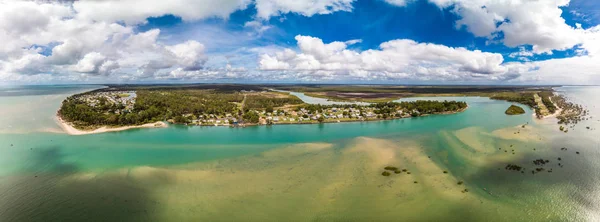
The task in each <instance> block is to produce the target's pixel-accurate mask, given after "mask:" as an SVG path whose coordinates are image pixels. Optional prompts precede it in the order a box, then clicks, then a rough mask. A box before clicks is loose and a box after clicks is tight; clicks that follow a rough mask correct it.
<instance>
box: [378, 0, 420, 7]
mask: <svg viewBox="0 0 600 222" xmlns="http://www.w3.org/2000/svg"><path fill="white" fill-rule="evenodd" d="M413 1H414V0H385V2H387V3H389V4H392V5H395V6H406V5H407V4H408V3H410V2H413Z"/></svg>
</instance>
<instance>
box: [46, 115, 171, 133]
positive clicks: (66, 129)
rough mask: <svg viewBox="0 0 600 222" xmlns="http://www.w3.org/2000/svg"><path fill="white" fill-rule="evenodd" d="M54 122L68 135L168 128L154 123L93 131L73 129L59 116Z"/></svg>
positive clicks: (164, 124)
mask: <svg viewBox="0 0 600 222" xmlns="http://www.w3.org/2000/svg"><path fill="white" fill-rule="evenodd" d="M56 122H57V123H58V125H59V126H60V127H61V128H62V129H63V131H64V132H65V133H67V134H69V135H87V134H96V133H107V132H118V131H124V130H130V129H138V128H165V127H167V126H168V125H167V124H166V123H164V122H160V121H159V122H155V123H148V124H144V125H138V126H123V127H115V128H110V127H106V126H103V127H101V128H98V129H95V130H80V129H77V128H75V127H73V125H71V124H70V123H68V122H66V121H64V120H63V119H61V118H60V117H59V116H56Z"/></svg>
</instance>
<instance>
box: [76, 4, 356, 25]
mask: <svg viewBox="0 0 600 222" xmlns="http://www.w3.org/2000/svg"><path fill="white" fill-rule="evenodd" d="M352 2H354V0H319V1H315V0H177V1H164V0H80V1H75V3H74V4H73V8H74V9H75V10H76V11H77V12H79V13H78V15H77V16H78V17H80V18H83V19H89V20H95V21H105V22H115V21H122V22H125V23H127V24H137V23H144V22H145V21H146V18H148V17H159V16H163V15H167V14H172V15H175V16H179V17H181V18H182V19H183V20H186V21H194V20H200V19H206V18H211V17H220V18H227V17H229V15H230V14H231V13H233V12H235V11H237V10H243V9H246V8H247V7H248V6H249V5H251V4H254V7H255V8H256V10H257V16H258V17H259V18H262V19H269V18H270V17H273V16H278V15H282V14H286V13H297V14H301V15H304V16H312V15H315V14H330V13H333V12H336V11H351V10H352Z"/></svg>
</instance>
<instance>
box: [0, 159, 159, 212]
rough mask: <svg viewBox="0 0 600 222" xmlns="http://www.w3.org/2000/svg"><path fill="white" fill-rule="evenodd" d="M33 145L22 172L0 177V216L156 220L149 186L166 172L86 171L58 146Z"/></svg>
mask: <svg viewBox="0 0 600 222" xmlns="http://www.w3.org/2000/svg"><path fill="white" fill-rule="evenodd" d="M34 151H35V154H33V155H34V156H33V158H31V161H32V162H31V163H29V164H28V166H27V167H26V168H27V169H26V172H22V173H20V174H19V175H12V176H4V177H0V221H19V222H20V221H151V220H156V216H157V215H156V214H157V212H158V211H157V209H158V207H159V205H160V203H159V202H157V201H156V200H154V199H153V198H152V197H151V195H150V190H151V189H152V188H153V186H161V185H164V184H167V183H169V181H170V177H168V175H166V173H162V172H156V173H150V174H149V175H146V176H145V178H150V179H152V182H153V183H150V185H148V184H146V183H144V182H143V181H140V180H136V179H132V178H130V177H129V176H127V175H124V174H117V173H106V174H94V173H90V174H85V173H84V172H81V171H79V169H80V168H79V167H78V166H77V165H76V164H73V163H67V162H66V161H65V160H64V159H65V157H66V156H65V155H63V154H62V152H61V148H60V147H49V148H40V149H39V150H34ZM154 174H161V175H154ZM163 174H165V175H163ZM156 178H159V179H158V180H159V182H158V183H157V182H156V181H157V179H156ZM142 180H143V179H142Z"/></svg>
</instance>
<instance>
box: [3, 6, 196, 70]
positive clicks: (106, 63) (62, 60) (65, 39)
mask: <svg viewBox="0 0 600 222" xmlns="http://www.w3.org/2000/svg"><path fill="white" fill-rule="evenodd" d="M27 15H30V16H29V17H28V16H27ZM159 35H160V30H158V29H152V30H149V31H146V32H140V33H135V31H134V28H133V27H132V26H127V25H124V24H119V23H114V22H105V21H93V20H88V19H84V18H82V16H80V14H79V13H78V12H77V11H75V10H74V8H72V7H71V5H70V4H67V3H46V2H32V1H31V2H30V1H2V2H0V41H2V42H4V43H6V44H0V73H2V75H0V78H2V79H0V80H10V79H19V78H17V77H15V76H18V75H31V76H36V75H37V76H46V75H49V74H50V76H68V75H72V76H77V77H80V78H85V76H82V75H79V74H88V75H111V74H113V73H121V74H123V75H131V78H149V77H152V76H153V75H155V74H157V72H161V71H162V72H169V71H170V70H172V69H179V68H181V69H182V70H186V71H196V70H201V69H202V68H203V66H204V63H205V62H206V60H207V56H206V55H205V54H204V48H205V47H204V45H203V44H201V43H199V42H197V41H185V42H183V43H179V44H172V45H168V44H164V43H161V42H159V41H158V36H159ZM43 51H45V52H43ZM44 78H45V77H44Z"/></svg>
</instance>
